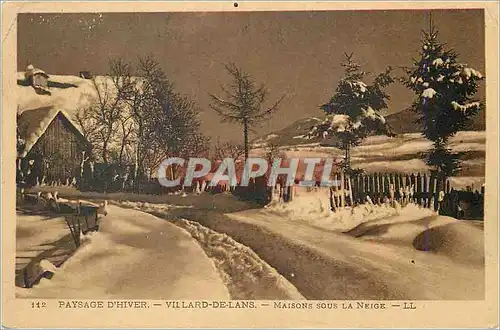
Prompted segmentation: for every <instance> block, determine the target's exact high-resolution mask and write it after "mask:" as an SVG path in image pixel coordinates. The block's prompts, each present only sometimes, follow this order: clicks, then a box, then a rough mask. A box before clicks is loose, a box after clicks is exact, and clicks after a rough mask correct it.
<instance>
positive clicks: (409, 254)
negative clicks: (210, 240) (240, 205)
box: [217, 207, 484, 300]
mask: <svg viewBox="0 0 500 330" xmlns="http://www.w3.org/2000/svg"><path fill="white" fill-rule="evenodd" d="M373 213H374V214H373V215H371V219H370V220H367V221H364V222H362V223H361V224H357V223H356V221H354V223H353V227H352V228H351V229H350V230H347V233H346V234H342V233H339V232H338V231H337V230H335V229H333V228H335V227H337V228H338V229H342V230H344V231H345V222H344V221H338V223H337V226H335V222H334V221H332V222H331V223H330V224H329V226H325V225H324V224H323V226H318V225H317V223H313V224H312V225H311V222H310V221H309V220H307V219H304V220H301V218H300V216H298V217H292V219H293V220H292V219H291V217H290V215H289V214H286V215H285V214H280V212H275V211H269V210H249V211H243V212H239V213H234V214H228V215H227V218H229V220H227V223H226V224H224V225H223V226H219V225H217V227H223V228H224V230H225V231H227V233H228V234H229V235H231V234H232V233H233V232H235V231H236V228H239V229H238V230H237V235H239V240H240V241H241V242H242V243H244V244H247V245H248V246H250V247H252V248H254V250H255V251H256V252H257V253H258V254H259V255H260V256H261V257H262V258H263V259H264V260H266V261H267V262H269V263H270V264H271V265H273V266H274V267H275V268H276V269H277V270H278V271H280V272H281V273H282V274H284V275H285V274H286V275H285V276H286V277H287V278H289V279H290V281H291V282H292V283H293V284H294V285H295V286H296V287H297V288H298V289H299V290H300V292H301V293H302V294H303V295H304V296H305V297H306V298H309V299H422V300H426V299H430V300H434V299H435V300H441V299H445V300H454V299H457V300H461V299H465V300H475V299H483V298H484V250H483V230H482V227H481V223H474V222H467V221H458V220H456V219H453V218H449V217H441V216H437V215H431V216H429V215H428V212H427V210H420V211H419V210H418V208H415V207H410V209H408V210H405V208H403V209H402V210H401V212H398V213H399V214H398V213H396V214H394V215H392V216H387V215H386V214H385V213H386V210H382V212H379V210H377V209H375V210H373ZM328 227H331V228H332V230H328V229H327V228H328ZM457 288H460V290H457Z"/></svg>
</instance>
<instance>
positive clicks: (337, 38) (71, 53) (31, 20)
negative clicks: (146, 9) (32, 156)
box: [17, 10, 485, 140]
mask: <svg viewBox="0 0 500 330" xmlns="http://www.w3.org/2000/svg"><path fill="white" fill-rule="evenodd" d="M432 18H433V20H434V22H435V25H436V26H437V28H438V30H439V32H440V40H441V41H443V42H446V43H447V45H448V46H449V47H452V48H454V49H455V50H456V51H457V52H458V53H459V54H460V56H459V60H460V61H462V62H466V63H468V64H469V65H471V66H472V67H474V68H476V69H478V70H480V71H481V72H483V73H484V66H485V63H484V15H483V11H482V10H446V11H444V10H441V11H432ZM18 22H19V24H18V59H17V63H18V70H19V71H23V70H24V68H25V67H26V65H27V64H29V63H32V64H34V65H35V66H36V67H40V68H42V69H44V70H45V71H46V72H47V73H49V74H78V72H79V71H80V70H84V69H85V70H90V71H92V72H93V73H94V74H105V73H106V72H107V65H108V58H109V57H121V58H123V59H125V60H127V61H130V62H132V63H133V62H135V61H136V59H137V57H138V56H143V55H146V54H152V55H154V56H155V58H156V59H157V60H158V61H159V62H160V64H161V65H162V67H163V68H164V70H165V72H166V73H167V74H168V76H169V77H170V79H171V80H172V81H173V82H174V83H175V85H176V89H177V91H179V92H181V93H185V94H191V95H192V96H193V97H194V99H195V100H196V101H197V104H198V106H199V107H200V109H201V111H202V115H201V118H202V125H203V126H202V129H203V131H204V132H206V133H207V134H209V135H211V136H212V137H214V138H216V137H217V136H220V137H221V139H223V140H227V139H241V137H240V135H242V134H241V129H240V128H239V127H237V126H235V125H234V124H219V118H218V117H217V116H216V114H215V113H214V112H213V111H212V110H211V109H210V108H209V107H208V105H209V102H210V100H209V97H208V93H209V92H212V93H219V92H220V87H219V86H220V84H221V83H222V84H223V83H226V82H227V81H228V76H227V74H226V72H225V71H224V66H223V65H224V63H227V62H229V61H232V62H235V63H236V64H237V65H239V66H240V67H242V68H243V69H244V70H247V71H248V72H249V73H251V74H252V75H253V76H254V77H255V79H256V80H257V81H258V82H261V83H265V84H266V85H267V86H268V88H269V92H270V101H274V100H275V99H277V98H279V97H280V96H281V95H282V94H283V93H286V94H287V97H286V99H285V101H284V102H283V103H282V106H281V109H280V111H279V112H278V113H277V114H276V115H275V116H274V117H273V118H272V119H271V120H270V121H269V122H268V123H265V124H263V125H262V126H261V127H259V128H257V129H256V132H255V133H254V136H255V135H260V134H263V133H267V132H269V131H273V130H276V129H280V128H282V127H284V126H286V125H288V124H290V123H291V122H293V121H295V120H297V119H300V118H304V117H307V116H320V115H321V112H320V110H319V109H318V105H319V104H321V103H323V102H326V101H328V99H329V98H330V96H331V95H332V93H333V91H334V89H335V86H336V84H337V82H338V80H339V78H340V77H341V76H342V68H341V66H340V62H341V60H342V56H343V53H344V52H354V53H355V56H356V58H357V60H359V62H360V63H361V64H362V65H363V66H364V68H365V70H366V71H369V72H374V73H377V72H379V71H381V70H383V69H384V68H385V67H386V66H388V65H391V66H393V67H398V66H404V65H410V64H411V61H412V58H416V57H417V56H418V51H419V48H420V40H421V30H422V29H425V28H426V27H427V26H428V24H429V23H428V22H429V11H416V10H411V11H410V10H408V11H401V10H393V11H329V12H326V11H325V12H240V13H232V12H231V13H229V12H225V13H213V12H211V13H208V12H207V13H123V14H122V13H92V14H87V13H86V14H43V15H40V14H21V15H19V18H18ZM397 73H398V74H402V72H401V71H397ZM389 92H390V94H391V97H392V99H391V101H390V103H389V110H388V111H389V112H390V113H391V112H397V111H400V110H402V109H404V108H406V107H408V106H409V105H410V103H411V101H412V94H411V93H410V92H408V91H407V90H406V89H405V88H404V87H403V86H401V85H399V84H397V85H394V86H393V87H391V88H390V90H389Z"/></svg>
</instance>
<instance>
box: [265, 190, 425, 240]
mask: <svg viewBox="0 0 500 330" xmlns="http://www.w3.org/2000/svg"><path fill="white" fill-rule="evenodd" d="M266 209H267V210H268V211H269V212H272V214H273V215H279V216H281V217H285V218H288V219H290V221H301V222H305V223H308V224H310V225H312V226H315V227H318V228H324V229H328V230H333V231H346V230H349V229H351V228H353V227H355V226H357V225H359V224H361V223H363V222H369V221H374V220H378V219H386V218H389V217H393V216H396V215H398V216H399V218H400V219H402V220H401V221H408V220H414V219H419V218H423V217H426V216H430V215H432V214H433V212H432V211H431V210H429V209H426V208H422V207H420V206H417V205H415V204H409V205H407V206H406V207H403V208H401V207H400V206H399V205H398V207H396V208H394V207H391V206H390V205H389V204H382V205H371V204H363V205H359V206H356V207H354V208H351V207H346V208H345V209H342V210H338V211H337V212H333V211H331V210H330V201H329V196H327V195H325V193H324V192H323V191H312V192H308V193H303V194H301V195H300V196H294V199H293V200H292V201H291V202H288V203H285V202H272V203H271V204H269V205H268V206H267V208H266ZM403 219H404V220H403ZM391 221H395V218H391Z"/></svg>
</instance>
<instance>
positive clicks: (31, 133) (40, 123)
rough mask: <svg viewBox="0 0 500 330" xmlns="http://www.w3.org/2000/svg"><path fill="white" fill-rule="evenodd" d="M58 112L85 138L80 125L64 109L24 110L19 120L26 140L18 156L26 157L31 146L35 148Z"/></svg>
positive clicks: (21, 132)
mask: <svg viewBox="0 0 500 330" xmlns="http://www.w3.org/2000/svg"><path fill="white" fill-rule="evenodd" d="M58 114H61V115H62V116H64V117H65V119H66V120H67V122H68V123H69V124H70V125H71V126H72V127H73V128H74V131H75V132H76V134H78V135H80V137H81V138H82V139H85V137H84V135H83V133H82V132H81V131H80V130H79V128H78V126H77V125H76V124H75V123H73V122H72V120H71V118H70V117H69V116H68V115H67V113H66V112H65V111H64V110H62V109H58V108H55V107H42V108H37V109H33V110H26V111H23V112H22V114H21V115H20V116H19V118H18V122H17V125H18V127H19V131H20V135H21V138H22V139H24V141H25V145H24V149H23V150H22V151H20V152H19V154H18V157H25V156H26V155H27V154H28V153H29V152H30V150H31V148H33V146H34V145H35V144H36V142H37V141H38V139H40V137H41V136H42V135H43V134H44V133H45V131H46V130H47V128H48V127H49V126H50V124H51V123H52V121H53V120H54V119H55V118H56V116H57V115H58ZM85 140H86V139H85Z"/></svg>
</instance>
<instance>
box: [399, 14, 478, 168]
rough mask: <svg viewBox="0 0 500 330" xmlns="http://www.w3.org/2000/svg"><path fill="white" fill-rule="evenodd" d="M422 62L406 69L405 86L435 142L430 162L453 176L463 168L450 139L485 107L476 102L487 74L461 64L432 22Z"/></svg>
mask: <svg viewBox="0 0 500 330" xmlns="http://www.w3.org/2000/svg"><path fill="white" fill-rule="evenodd" d="M422 33H423V40H422V48H421V50H420V59H418V60H414V64H413V66H412V67H409V68H405V71H406V74H407V76H406V77H405V78H404V79H403V80H404V83H405V85H406V86H407V87H408V88H409V89H410V90H412V91H413V92H414V93H415V95H416V98H415V100H414V102H413V104H412V109H413V110H414V111H415V112H417V113H418V114H419V115H420V117H419V119H418V122H419V123H422V124H423V127H424V128H423V132H422V134H423V135H424V136H425V137H426V138H427V139H429V140H430V141H432V142H433V148H432V149H431V150H430V151H429V152H428V153H427V157H426V163H427V164H428V165H430V166H432V167H433V168H434V170H435V171H437V172H438V173H439V174H440V175H443V176H450V175H453V174H455V173H456V172H457V171H458V170H459V169H460V166H459V155H458V154H457V153H453V152H452V151H451V149H450V148H449V147H448V141H449V139H450V138H451V137H452V136H453V135H455V134H456V133H457V131H459V130H463V129H464V128H465V127H466V125H467V123H468V122H469V120H470V118H471V117H472V116H473V115H475V114H477V113H478V112H479V111H480V110H481V108H482V107H483V105H482V104H481V102H478V101H477V100H475V99H473V96H474V94H476V92H477V87H478V82H479V81H480V80H482V79H483V78H484V77H483V75H482V74H481V73H480V72H479V71H477V70H475V69H472V68H470V67H468V66H467V64H464V63H460V62H458V61H457V57H458V53H456V52H455V51H454V50H452V49H447V48H446V45H445V44H442V43H440V42H439V41H438V31H437V30H436V29H435V28H434V26H433V24H432V21H431V23H430V27H429V31H422Z"/></svg>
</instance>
